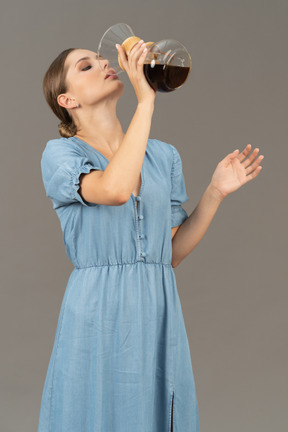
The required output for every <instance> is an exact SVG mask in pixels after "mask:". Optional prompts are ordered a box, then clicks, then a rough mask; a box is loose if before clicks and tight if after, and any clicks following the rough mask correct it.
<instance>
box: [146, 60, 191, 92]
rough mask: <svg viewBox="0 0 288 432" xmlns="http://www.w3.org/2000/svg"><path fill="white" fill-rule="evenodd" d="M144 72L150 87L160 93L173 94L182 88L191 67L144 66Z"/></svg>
mask: <svg viewBox="0 0 288 432" xmlns="http://www.w3.org/2000/svg"><path fill="white" fill-rule="evenodd" d="M143 71H144V74H145V77H146V79H147V81H148V83H149V84H150V86H151V87H152V88H153V89H154V90H155V91H159V92H171V91H173V90H175V89H176V88H177V87H180V86H181V85H182V84H183V83H184V82H185V81H186V79H187V77H188V74H189V72H190V67H184V66H183V67H182V66H171V65H164V64H155V65H154V67H151V64H149V63H148V64H144V65H143Z"/></svg>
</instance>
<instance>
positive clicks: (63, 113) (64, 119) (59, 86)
mask: <svg viewBox="0 0 288 432" xmlns="http://www.w3.org/2000/svg"><path fill="white" fill-rule="evenodd" d="M76 49H78V48H69V49H66V50H64V51H62V52H61V53H60V54H59V55H58V56H57V57H56V59H55V60H54V61H53V62H52V63H51V65H50V66H49V68H48V70H47V72H46V73H45V76H44V79H43V92H44V96H45V99H46V101H47V103H48V105H49V106H50V108H51V109H52V111H53V112H54V114H55V115H56V116H57V117H58V118H59V120H61V123H59V125H58V130H59V133H60V135H61V136H63V137H65V138H69V137H71V136H74V135H75V134H76V132H77V127H76V125H75V123H74V121H73V119H72V117H71V115H70V114H69V112H68V110H66V108H64V107H62V106H60V105H59V104H58V101H57V97H58V95H59V94H61V93H66V91H67V85H66V73H67V66H65V60H66V58H67V56H68V55H69V54H70V52H72V51H74V50H76Z"/></svg>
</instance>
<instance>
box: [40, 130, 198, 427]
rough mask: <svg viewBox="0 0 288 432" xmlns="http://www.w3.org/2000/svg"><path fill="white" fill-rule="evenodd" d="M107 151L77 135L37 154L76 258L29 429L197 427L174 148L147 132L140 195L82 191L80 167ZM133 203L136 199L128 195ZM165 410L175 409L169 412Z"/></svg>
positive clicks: (181, 191) (103, 161)
mask: <svg viewBox="0 0 288 432" xmlns="http://www.w3.org/2000/svg"><path fill="white" fill-rule="evenodd" d="M108 163H109V160H108V159H107V158H106V157H105V156H104V155H102V154H101V153H100V152H99V151H97V150H96V149H94V148H93V147H92V146H90V145H89V144H87V143H86V142H84V141H82V140H80V139H79V138H77V137H70V138H59V139H53V140H50V141H48V142H47V144H46V147H45V149H44V151H43V154H42V159H41V170H42V177H43V183H44V186H45V191H46V195H47V196H48V197H49V198H50V199H51V200H52V203H53V208H54V209H55V211H56V213H57V215H58V217H59V219H60V223H61V228H62V232H63V240H64V244H65V250H66V252H67V255H68V257H69V259H70V260H71V262H72V263H73V266H74V269H73V271H72V272H71V274H70V276H69V279H68V283H67V287H66V290H65V293H64V296H63V300H62V305H61V309H60V314H59V319H58V324H57V329H56V334H55V340H54V345H53V349H52V353H51V357H50V361H49V365H48V370H47V374H46V379H45V383H44V389H43V394H42V399H41V407H40V416H39V424H38V432H170V430H171V417H172V418H173V431H174V432H199V415H198V404H197V396H196V388H195V382H194V376H193V370H192V363H191V357H190V349H189V342H188V338H187V334H186V328H185V324H184V319H183V314H182V309H181V304H180V299H179V296H178V291H177V287H176V279H175V274H174V270H173V267H172V266H171V258H172V241H171V227H175V226H178V225H180V224H181V223H182V222H184V221H185V219H187V217H188V215H187V213H186V211H185V210H184V209H183V208H182V207H181V205H182V203H184V202H186V201H188V199H189V198H188V196H187V194H186V190H185V181H184V176H183V172H182V161H181V158H180V155H179V153H178V151H177V149H176V148H175V147H174V146H172V145H171V144H168V143H165V142H163V141H160V140H157V139H150V138H149V139H148V142H147V147H146V153H145V157H144V161H143V164H142V169H141V176H142V185H141V189H140V192H139V196H134V195H133V194H131V197H130V199H129V200H128V201H127V202H126V203H125V204H123V205H118V206H116V205H115V206H110V205H100V204H94V203H90V202H87V201H85V200H84V199H83V198H82V197H81V195H80V194H79V192H78V189H79V176H80V174H81V173H89V172H90V170H92V169H96V170H97V169H99V170H105V168H106V167H107V165H108ZM136 204H137V205H136ZM172 410H173V416H171V414H172Z"/></svg>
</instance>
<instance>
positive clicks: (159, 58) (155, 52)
mask: <svg viewBox="0 0 288 432" xmlns="http://www.w3.org/2000/svg"><path fill="white" fill-rule="evenodd" d="M140 40H141V38H139V37H137V36H135V34H134V32H133V30H132V29H131V27H130V26H129V25H127V24H124V23H120V24H115V25H113V26H112V27H110V28H109V29H108V30H106V32H105V33H104V35H103V36H102V38H101V40H100V43H99V46H98V55H99V56H101V57H102V58H104V59H108V60H109V63H110V67H111V69H114V71H115V72H116V74H117V75H119V74H120V73H121V72H123V71H124V68H123V65H122V63H121V59H120V56H119V54H118V51H117V48H116V43H117V44H119V45H121V46H122V48H123V49H124V51H125V53H126V55H127V56H128V55H129V52H130V51H131V50H132V48H133V46H134V45H135V44H136V43H137V42H138V41H140ZM146 46H147V50H148V51H147V54H146V59H145V62H144V65H143V71H144V74H145V77H146V79H147V81H148V83H149V84H150V86H151V87H152V88H153V89H154V90H155V91H159V92H165V93H167V92H171V91H173V90H176V89H177V88H180V87H182V85H183V84H184V83H185V81H186V80H187V78H188V76H189V73H190V71H191V67H192V61H191V57H190V54H189V53H188V51H187V50H186V48H185V47H184V46H183V45H182V44H181V43H180V42H178V41H176V40H174V39H163V40H160V41H159V42H146ZM99 64H100V67H101V63H100V61H99Z"/></svg>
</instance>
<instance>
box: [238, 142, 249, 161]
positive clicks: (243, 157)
mask: <svg viewBox="0 0 288 432" xmlns="http://www.w3.org/2000/svg"><path fill="white" fill-rule="evenodd" d="M251 148H252V146H251V144H247V146H246V147H245V149H244V150H243V151H242V153H240V154H239V156H238V159H239V160H240V162H242V161H243V160H244V159H245V158H246V157H247V156H248V155H249V153H250V151H251Z"/></svg>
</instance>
